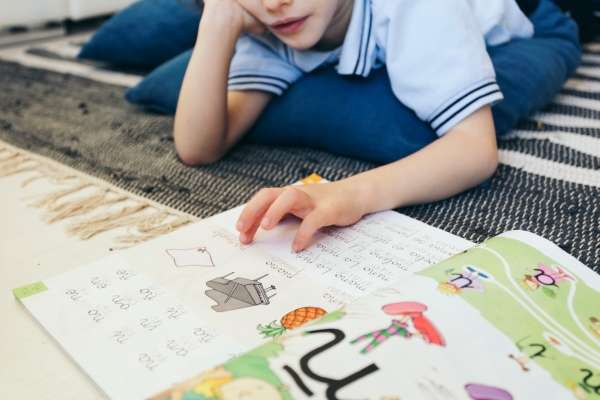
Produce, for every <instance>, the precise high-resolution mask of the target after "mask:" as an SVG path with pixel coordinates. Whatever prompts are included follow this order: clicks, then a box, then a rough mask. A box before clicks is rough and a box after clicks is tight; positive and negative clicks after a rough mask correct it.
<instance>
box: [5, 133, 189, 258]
mask: <svg viewBox="0 0 600 400" xmlns="http://www.w3.org/2000/svg"><path fill="white" fill-rule="evenodd" d="M25 173H32V176H30V177H28V178H27V179H25V180H24V181H23V182H22V183H21V186H22V187H27V186H29V185H31V184H32V183H33V182H36V181H38V180H40V179H45V180H49V181H51V182H53V183H55V184H57V185H60V186H61V187H59V188H57V189H56V190H53V191H51V192H49V193H45V194H43V195H42V196H41V197H39V198H38V199H36V200H35V201H32V202H31V203H30V204H29V205H30V206H31V207H35V208H38V209H41V210H42V211H43V212H44V215H43V219H44V221H45V222H47V223H49V224H53V223H56V222H60V221H65V220H69V219H73V222H71V223H70V224H69V225H67V233H69V234H71V235H73V236H76V237H78V238H80V239H82V240H87V239H91V238H93V237H95V236H97V235H99V234H101V233H105V232H108V231H111V230H114V229H119V228H126V229H127V234H125V235H122V236H119V237H117V238H116V243H117V244H118V245H121V248H123V247H129V246H132V245H135V244H139V243H142V242H145V241H147V240H150V239H154V238H156V237H158V236H161V235H164V234H167V233H169V232H172V231H174V230H176V229H178V228H180V227H182V226H184V225H187V224H189V223H192V222H194V221H195V220H196V218H195V217H192V216H190V215H187V214H185V213H179V212H177V211H176V210H172V209H170V208H168V207H162V206H161V205H159V204H156V203H154V202H152V201H150V200H146V199H143V198H140V197H138V196H136V195H134V194H131V193H128V192H125V191H124V190H121V189H119V188H116V187H114V186H112V185H110V184H109V183H106V182H104V181H101V180H99V179H96V178H92V177H89V176H87V175H85V174H81V173H76V172H74V171H73V170H72V169H70V168H68V167H66V166H62V165H58V164H56V163H55V162H54V161H51V160H46V159H44V158H42V157H39V156H36V155H32V154H30V153H28V152H26V151H25V150H21V149H17V148H14V147H12V146H10V145H7V144H5V143H2V142H0V177H8V176H14V175H18V174H25ZM64 185H68V187H66V188H65V187H64Z"/></svg>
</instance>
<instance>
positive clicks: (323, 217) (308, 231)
mask: <svg viewBox="0 0 600 400" xmlns="http://www.w3.org/2000/svg"><path fill="white" fill-rule="evenodd" d="M328 217H329V216H328V215H327V213H326V212H324V211H322V210H320V209H318V208H317V209H315V210H314V211H312V212H311V213H310V214H308V215H307V216H306V218H304V220H303V221H302V223H301V224H300V227H299V228H298V232H297V233H296V237H295V238H294V242H293V244H292V249H293V250H294V251H296V252H298V251H302V250H304V249H306V248H307V247H308V246H309V245H310V242H311V240H312V238H313V236H314V235H315V233H317V231H318V230H319V229H320V228H322V227H323V226H326V225H329V222H328Z"/></svg>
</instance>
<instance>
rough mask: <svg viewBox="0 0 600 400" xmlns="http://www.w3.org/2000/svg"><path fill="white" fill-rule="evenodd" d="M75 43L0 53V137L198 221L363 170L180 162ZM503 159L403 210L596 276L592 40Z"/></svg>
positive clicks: (282, 157)
mask: <svg viewBox="0 0 600 400" xmlns="http://www.w3.org/2000/svg"><path fill="white" fill-rule="evenodd" d="M84 40H85V35H83V36H81V37H68V38H62V39H60V40H55V41H50V42H46V43H44V44H36V45H29V46H27V47H21V48H12V49H4V50H0V60H3V61H0V88H1V90H0V140H2V141H3V142H5V143H7V144H9V145H11V146H16V147H17V148H21V149H26V150H27V151H30V152H34V153H36V154H39V155H41V156H43V157H46V158H49V159H52V160H54V161H57V162H59V163H61V164H63V165H66V166H69V167H71V168H74V169H76V170H78V171H81V172H84V173H86V174H89V175H91V176H94V177H96V178H100V180H102V181H105V182H107V183H110V184H111V185H114V187H117V188H119V190H123V191H125V192H127V193H132V194H134V195H136V196H142V197H144V198H147V199H149V200H150V201H152V202H155V203H157V204H162V205H165V206H167V207H171V208H173V209H175V210H179V211H181V212H183V213H187V214H190V215H192V216H195V217H206V216H209V215H212V214H215V213H218V212H220V211H224V210H226V209H229V208H231V207H234V206H236V205H239V204H241V203H243V202H245V201H246V200H247V199H248V198H249V197H250V196H251V195H252V193H254V192H255V191H256V190H258V189H259V188H261V187H263V186H272V185H285V184H288V183H290V182H293V181H295V180H298V179H300V178H302V177H303V176H305V175H307V174H309V173H312V172H317V173H319V174H321V175H322V176H324V177H325V178H327V179H330V180H336V179H340V178H343V177H347V176H350V175H352V174H355V173H357V172H360V171H364V170H366V169H368V168H371V167H372V165H370V164H368V163H365V162H362V161H358V160H352V159H348V158H343V157H337V156H333V155H330V154H326V153H323V152H320V151H315V150H310V149H290V148H272V147H262V146H254V145H243V146H240V147H239V148H237V149H236V150H235V151H234V152H233V153H232V154H231V155H230V156H229V157H227V158H226V159H225V160H223V161H222V162H219V163H218V164H216V165H213V166H209V167H202V168H189V167H185V166H183V165H182V164H180V163H179V162H178V161H177V159H176V157H175V154H174V152H173V146H172V143H171V124H172V119H171V118H169V117H165V116H159V115H154V114H148V113H145V112H143V111H141V110H139V109H135V108H133V107H132V106H130V105H128V104H127V103H126V102H125V101H124V100H123V91H124V87H127V86H131V85H133V84H135V83H136V82H138V81H139V79H140V77H139V76H137V75H135V74H131V73H123V72H115V71H111V70H110V69H107V68H104V67H102V66H97V65H91V64H84V63H81V62H77V61H76V60H74V59H73V56H74V54H76V52H77V48H78V46H80V45H81V43H82V42H83V41H84ZM1 147H2V146H1V144H0V156H1V154H2V153H1ZM11 148H12V147H11ZM500 159H501V165H500V167H499V169H498V172H497V173H496V175H495V176H494V177H493V178H492V179H491V180H489V181H488V182H486V183H484V184H483V185H481V186H480V187H478V188H476V189H474V190H471V191H469V192H467V193H464V194H462V195H459V196H456V197H454V198H451V199H449V200H446V201H442V202H438V203H434V204H428V205H423V206H418V207H411V208H406V209H402V210H400V211H401V212H403V213H405V214H408V215H410V216H412V217H414V218H417V219H419V220H421V221H424V222H426V223H428V224H431V225H434V226H436V227H439V228H441V229H444V230H446V231H449V232H452V233H454V234H457V235H459V236H462V237H465V238H467V239H469V240H473V241H482V240H483V239H485V238H487V237H489V236H493V235H496V234H499V233H501V232H504V231H507V230H513V229H523V230H528V231H531V232H534V233H537V234H539V235H541V236H544V237H546V238H547V239H549V240H552V241H554V242H555V243H557V244H558V245H559V246H561V247H562V248H563V249H565V250H566V251H568V252H570V253H571V254H573V255H574V256H575V257H577V258H578V259H580V260H581V261H582V262H583V263H584V264H586V265H588V266H589V267H590V268H592V269H594V270H595V271H597V272H599V273H600V43H597V44H591V45H588V46H587V47H586V49H585V54H584V56H583V63H582V65H581V67H580V68H579V69H578V71H577V73H576V75H575V76H574V77H573V78H572V79H570V80H569V81H568V82H567V83H566V85H565V87H564V89H563V91H562V93H561V94H560V95H559V96H557V98H556V99H554V101H553V102H552V104H550V105H549V106H548V107H547V108H546V109H544V110H543V111H542V112H540V113H538V114H536V115H534V116H532V118H531V119H530V120H528V121H524V122H523V123H522V124H521V125H520V126H519V128H518V129H516V130H515V131H513V132H512V133H511V134H509V135H508V136H507V137H506V138H504V139H503V141H502V142H501V143H500ZM2 162H3V159H2V158H1V157H0V170H1V168H2ZM0 175H1V174H0Z"/></svg>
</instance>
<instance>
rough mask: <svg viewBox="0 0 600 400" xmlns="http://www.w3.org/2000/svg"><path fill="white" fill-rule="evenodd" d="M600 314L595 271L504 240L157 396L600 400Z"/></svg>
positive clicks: (529, 244)
mask: <svg viewBox="0 0 600 400" xmlns="http://www.w3.org/2000/svg"><path fill="white" fill-rule="evenodd" d="M599 305H600V277H599V276H598V275H597V274H595V273H594V272H593V271H591V270H590V269H588V268H587V267H585V266H584V265H582V264H581V263H579V262H578V261H577V260H576V259H574V258H573V257H571V256H569V255H568V254H566V253H565V252H564V251H562V250H560V249H559V248H558V247H557V246H555V245H553V244H551V243H549V242H547V241H545V240H544V239H541V238H539V237H537V236H534V235H532V234H530V233H527V232H509V233H506V234H503V235H500V236H498V237H496V238H493V239H490V240H488V241H486V242H484V243H483V244H481V245H479V246H476V247H473V248H471V249H469V250H468V251H466V252H463V253H461V254H459V255H457V256H454V257H451V258H449V259H446V260H444V261H442V262H440V263H438V264H436V265H434V266H432V267H429V268H426V269H424V270H421V271H420V272H417V273H416V274H413V275H411V276H408V277H404V278H403V279H401V280H400V281H398V282H395V283H394V284H392V285H391V286H389V287H387V288H382V289H378V290H376V291H375V292H373V293H371V294H369V295H366V296H363V297H361V298H359V299H357V300H355V301H353V302H352V303H350V304H348V305H346V306H345V307H343V308H341V309H339V310H337V311H334V312H331V313H329V314H328V315H327V316H325V317H324V318H322V319H320V320H317V321H313V322H311V323H309V324H308V325H306V326H304V327H302V328H300V329H298V330H295V331H290V332H288V333H287V334H286V335H284V336H282V337H278V338H276V339H275V340H273V341H270V342H267V343H264V344H263V345H261V346H259V347H257V348H255V349H253V350H251V351H249V352H247V353H245V354H243V355H240V356H238V357H235V358H232V359H230V360H228V361H227V362H225V363H223V364H221V365H219V366H215V367H213V368H211V369H209V370H207V371H206V372H204V373H202V374H200V375H199V376H197V377H196V378H194V379H192V380H189V381H187V382H183V383H181V384H179V385H176V386H174V387H173V388H171V389H170V390H168V391H163V392H161V393H159V394H157V395H156V396H154V397H153V399H155V400H175V399H181V398H186V399H187V398H189V399H193V398H202V399H204V400H223V399H241V398H244V399H261V400H277V399H286V400H292V399H304V398H314V399H373V400H381V399H440V400H441V399H444V400H447V399H456V400H458V399H465V400H517V399H549V400H564V399H579V400H598V399H600V307H599ZM194 396H196V397H194Z"/></svg>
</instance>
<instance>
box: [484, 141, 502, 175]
mask: <svg viewBox="0 0 600 400" xmlns="http://www.w3.org/2000/svg"><path fill="white" fill-rule="evenodd" d="M499 163H500V160H499V156H498V148H497V147H496V146H495V145H494V146H489V148H487V149H486V150H485V151H484V154H483V157H482V158H481V164H480V165H481V174H482V175H483V179H488V178H490V177H492V176H493V175H494V174H495V173H496V170H497V169H498V164H499Z"/></svg>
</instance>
